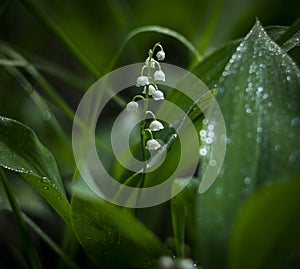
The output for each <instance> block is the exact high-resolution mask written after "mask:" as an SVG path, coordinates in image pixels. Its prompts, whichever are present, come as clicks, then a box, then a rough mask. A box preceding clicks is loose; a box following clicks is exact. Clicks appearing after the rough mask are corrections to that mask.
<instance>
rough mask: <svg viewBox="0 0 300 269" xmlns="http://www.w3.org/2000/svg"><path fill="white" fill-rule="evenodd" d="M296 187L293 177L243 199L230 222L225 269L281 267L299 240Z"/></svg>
mask: <svg viewBox="0 0 300 269" xmlns="http://www.w3.org/2000/svg"><path fill="white" fill-rule="evenodd" d="M299 189H300V180H299V176H296V177H294V178H292V179H290V180H289V181H288V182H280V183H275V184H273V185H271V186H267V187H264V188H261V189H260V190H259V191H257V192H256V193H255V194H254V195H253V196H251V197H250V198H249V199H248V200H247V201H246V203H245V204H244V205H243V206H242V208H241V210H240V212H239V214H238V215H237V217H236V219H235V221H234V223H233V229H232V234H231V237H230V244H229V267H228V268H230V269H235V268H236V269H237V268H245V269H247V268H249V269H250V268H251V269H252V268H257V269H259V268H274V269H276V268H283V266H284V264H285V263H286V261H287V260H288V258H289V256H290V255H291V253H292V251H293V249H294V248H295V247H297V246H299V243H300V231H299V227H300V215H299V212H300V203H299V199H300V196H299Z"/></svg>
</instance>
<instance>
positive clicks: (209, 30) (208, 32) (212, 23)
mask: <svg viewBox="0 0 300 269" xmlns="http://www.w3.org/2000/svg"><path fill="white" fill-rule="evenodd" d="M223 2H224V0H216V2H215V5H214V8H213V12H212V14H211V16H210V20H209V21H208V23H207V26H206V28H205V30H204V33H203V35H202V38H201V42H200V44H199V46H198V52H199V53H200V54H203V52H204V51H205V50H206V49H207V46H208V44H209V41H210V39H211V36H212V34H213V31H214V29H215V27H216V24H217V21H218V18H219V15H220V12H221V10H222V6H223Z"/></svg>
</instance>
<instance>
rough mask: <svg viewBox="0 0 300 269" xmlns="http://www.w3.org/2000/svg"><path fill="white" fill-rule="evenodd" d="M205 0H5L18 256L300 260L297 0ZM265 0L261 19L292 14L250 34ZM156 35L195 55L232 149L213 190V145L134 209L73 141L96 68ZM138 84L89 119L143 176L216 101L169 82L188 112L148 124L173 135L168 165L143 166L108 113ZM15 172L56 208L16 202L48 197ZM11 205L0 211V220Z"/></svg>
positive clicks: (81, 263) (173, 50)
mask: <svg viewBox="0 0 300 269" xmlns="http://www.w3.org/2000/svg"><path fill="white" fill-rule="evenodd" d="M198 2H199V1H198ZM198 2H197V3H196V2H195V1H181V0H175V1H173V2H172V3H170V2H169V1H159V0H154V1H152V2H151V4H150V3H147V4H145V3H142V2H141V1H137V2H135V3H133V2H132V3H129V2H128V1H119V0H115V1H92V0H87V1H82V2H80V1H75V2H73V3H71V4H70V3H67V2H66V3H64V2H61V1H50V2H49V1H44V0H23V1H17V0H15V1H3V2H1V3H0V20H1V24H0V29H1V40H2V41H1V44H0V66H1V67H3V68H1V69H0V80H1V89H0V178H1V182H2V183H3V184H0V185H1V187H2V185H3V190H2V189H0V193H1V196H0V210H1V211H3V210H4V209H9V211H10V212H12V213H13V214H14V216H15V217H16V219H15V222H16V224H17V226H18V227H17V229H18V230H19V232H20V235H21V236H22V237H23V248H22V247H20V245H19V243H18V242H11V243H10V241H9V244H11V245H10V249H13V250H14V251H15V252H14V253H17V254H15V256H14V257H13V258H14V259H15V258H16V256H17V258H18V260H19V261H20V264H19V266H20V267H22V268H27V267H28V268H29V267H30V268H41V266H44V267H45V268H57V267H58V268H65V267H68V268H75V269H76V268H104V269H105V268H120V269H122V268H157V266H158V264H157V260H158V258H159V257H161V256H166V255H175V257H176V258H178V259H177V261H180V262H181V263H184V260H181V258H192V259H193V261H195V262H196V264H197V265H198V266H197V268H201V269H225V268H228V269H238V268H246V269H247V268H249V269H250V268H251V269H264V268H274V269H276V268H278V269H279V268H285V269H294V268H299V265H300V258H299V257H300V251H299V246H300V232H299V227H300V218H299V216H300V215H299V213H300V208H299V204H300V201H299V197H300V196H299V190H300V186H299V185H300V183H299V182H300V181H299V167H298V163H299V161H300V160H299V158H300V114H299V113H300V92H299V89H300V71H299V63H300V60H299V38H300V20H299V19H297V16H298V14H296V11H298V10H299V3H298V4H297V3H296V2H295V3H290V4H289V5H287V4H284V5H280V3H281V1H279V0H275V2H274V1H273V2H272V3H271V2H270V3H269V1H266V0H263V1H260V4H258V3H256V2H255V1H254V2H253V1H251V0H244V1H241V2H236V1H229V0H225V1H223V0H216V1H200V2H199V3H198ZM270 9H272V12H273V13H272V14H271V15H269V13H270V12H269V10H270ZM229 14H230V15H229ZM266 14H268V16H267V15H266ZM282 14H285V16H282ZM258 15H259V17H260V18H261V20H262V21H263V24H264V25H267V24H274V23H276V24H277V23H279V24H282V25H287V24H291V26H290V27H286V26H269V27H265V28H264V27H263V26H262V24H261V23H260V22H259V21H258V20H257V22H256V23H255V25H254V27H253V28H252V30H251V31H250V32H249V33H248V34H247V35H246V37H244V38H241V37H242V36H244V34H245V33H246V32H247V31H248V29H249V27H250V26H251V25H252V24H253V21H254V18H255V16H258ZM15 17H18V18H20V21H18V22H17V23H16V22H15ZM248 18H251V20H248ZM280 19H281V20H280ZM292 19H296V21H295V22H294V23H293V24H292ZM108 21H109V22H111V23H108ZM2 22H3V23H2ZM15 25H17V26H18V27H16V26H15ZM174 29H176V30H174ZM2 33H3V34H2ZM24 33H25V34H24ZM233 37H238V38H239V39H234V38H233ZM157 41H160V42H161V43H162V44H163V45H164V49H165V51H166V60H167V62H168V63H172V64H176V65H180V66H184V67H185V68H187V67H188V68H189V69H190V70H191V72H192V73H193V74H195V75H196V76H197V77H198V78H200V79H201V80H202V81H203V82H204V83H205V84H206V85H207V87H208V88H209V89H210V90H211V93H212V94H213V95H214V96H215V98H216V99H217V101H218V104H219V106H220V108H221V110H222V112H223V116H224V119H225V123H226V128H227V140H226V141H227V151H226V156H225V160H224V163H223V165H222V169H221V171H220V173H219V175H218V177H217V179H216V181H215V182H214V184H213V185H212V186H211V187H210V188H209V189H208V190H207V191H206V192H205V193H203V194H199V193H198V186H199V183H200V182H201V178H202V176H203V173H204V171H205V170H206V168H207V166H208V165H209V158H208V155H207V156H206V157H201V159H200V161H199V169H198V171H197V173H196V174H195V175H194V177H193V178H192V179H191V181H190V182H189V184H187V186H186V187H185V188H184V189H183V190H182V191H181V192H180V193H179V194H178V195H177V196H175V197H174V198H172V199H171V201H168V202H166V203H164V204H162V205H159V206H155V207H152V208H147V209H129V208H125V207H120V206H116V205H113V204H111V203H109V202H107V201H104V200H103V199H101V198H100V197H98V196H97V195H96V194H94V193H93V192H92V191H91V190H90V189H89V188H88V187H87V186H86V185H85V183H84V182H83V180H82V179H81V176H80V175H79V174H78V171H77V170H76V168H75V166H76V165H75V163H74V160H73V157H72V154H71V150H72V149H71V124H72V121H73V117H74V112H73V111H74V109H75V108H76V106H77V104H78V102H79V101H80V98H81V97H82V94H83V93H84V92H85V90H86V89H87V88H88V87H89V86H90V85H91V84H92V83H93V82H94V81H95V80H96V79H98V78H99V77H100V76H101V75H102V74H104V73H105V72H108V71H110V70H112V69H113V68H115V67H116V66H118V65H121V66H123V65H126V64H129V63H133V62H137V61H141V60H142V59H144V58H145V56H146V54H147V53H146V52H147V50H148V49H149V48H150V47H151V45H153V44H154V43H155V42H157ZM4 42H8V43H4ZM20 42H22V43H20ZM58 44H59V46H58ZM60 46H61V47H60ZM297 65H298V66H297ZM3 70H4V71H7V73H6V72H2V71H3ZM188 82H189V81H188V80H187V81H185V82H183V83H188ZM188 85H189V84H188ZM159 87H161V86H160V85H159ZM179 88H180V85H178V89H179ZM163 90H165V89H163ZM131 91H132V89H129V90H128V92H126V94H124V93H123V92H122V93H121V94H120V95H118V96H114V97H113V102H112V103H113V104H112V103H110V104H109V105H108V106H111V107H109V109H108V110H107V111H108V112H106V114H105V115H104V117H103V118H104V123H103V124H102V123H101V124H99V125H98V126H97V129H96V133H97V134H98V132H99V133H101V135H100V136H98V137H97V138H96V142H97V146H98V147H99V148H98V154H99V155H101V156H100V157H101V158H102V160H103V161H104V163H106V164H107V165H106V166H107V167H106V169H107V170H108V171H107V172H108V173H109V174H110V175H112V176H114V177H115V179H116V180H118V181H120V182H123V183H125V184H127V185H130V186H140V185H141V182H142V184H143V186H144V187H147V188H148V187H152V186H154V185H157V184H160V183H161V182H162V181H164V180H165V179H166V178H168V177H169V176H170V175H171V174H172V173H173V171H174V170H175V169H176V167H177V165H178V162H179V161H178V160H179V156H180V154H181V152H182V150H183V149H182V148H181V146H180V141H179V139H178V138H176V135H175V133H176V132H177V133H179V132H180V130H181V128H183V127H182V126H184V125H183V123H184V122H186V120H187V118H189V119H191V120H192V121H193V124H194V125H195V128H196V130H197V131H199V130H200V129H201V128H203V124H202V120H203V114H202V111H200V110H199V109H197V107H196V106H195V104H196V103H199V102H201V103H202V104H205V109H207V110H209V109H210V100H209V98H206V97H207V96H201V98H200V99H199V100H191V99H190V98H188V97H187V96H185V95H183V94H182V93H180V91H178V90H176V89H166V90H165V93H166V94H165V95H166V97H167V98H166V99H167V100H168V101H170V102H172V103H174V104H176V105H177V106H178V107H179V108H181V109H182V110H183V111H184V112H185V114H184V117H183V118H178V119H177V125H175V126H165V129H164V130H161V131H159V132H157V133H156V134H155V135H156V136H155V138H159V139H161V140H162V141H164V143H165V145H166V148H165V151H166V152H167V157H166V160H165V161H164V163H163V165H162V166H161V167H159V169H157V170H156V171H153V172H151V173H147V175H146V176H143V175H141V173H133V172H131V171H128V170H126V168H125V167H123V166H122V165H120V164H119V163H118V162H117V159H116V158H114V156H113V153H112V151H111V150H110V149H109V147H110V142H108V141H110V133H109V132H110V122H111V121H112V120H113V119H114V118H115V115H116V114H117V113H118V112H119V110H120V108H124V107H125V106H126V103H127V100H128V99H129V98H130V96H133V94H131V93H132V92H131ZM159 113H165V114H167V113H169V112H168V111H158V115H159ZM2 115H5V117H4V116H2ZM15 119H16V120H15ZM21 122H22V123H21ZM33 130H34V131H33ZM103 130H104V131H103ZM138 135H140V134H138ZM133 140H134V145H133V146H132V147H131V151H132V152H133V153H136V152H137V151H139V150H140V149H141V147H140V146H141V145H140V143H139V142H140V141H139V136H138V137H137V138H134V139H133ZM40 141H43V143H41V142H40ZM44 144H45V145H46V146H47V148H49V149H50V150H51V152H53V155H52V154H51V153H50V151H49V150H48V149H47V148H46V147H45V146H44ZM189 147H190V148H188V150H189V152H192V150H195V146H194V145H193V143H190V144H189ZM185 150H187V149H185ZM196 150H197V151H198V148H197V149H196ZM136 155H137V156H140V155H141V154H139V153H136ZM160 157H161V155H160V154H157V156H156V159H155V158H154V161H156V160H157V159H159V158H160ZM130 161H131V160H128V162H130ZM186 162H187V164H190V163H191V162H192V160H186ZM57 164H58V165H59V168H60V169H61V171H60V172H59V171H58V167H57ZM150 165H151V164H150ZM2 170H3V171H4V172H2ZM16 174H17V175H19V176H21V178H23V179H24V180H25V181H26V182H27V183H28V184H29V185H30V186H31V187H32V188H33V189H34V190H35V191H36V192H37V193H39V194H40V195H41V196H42V197H43V198H44V199H45V200H46V201H47V202H48V204H49V205H50V206H49V208H50V209H54V210H55V211H56V213H58V215H56V214H53V212H52V211H51V210H49V209H47V210H44V211H43V209H44V205H40V208H42V210H41V209H39V210H30V208H34V206H33V207H25V206H23V201H24V199H25V200H27V202H28V203H29V202H31V201H32V203H38V201H39V200H37V199H33V197H31V194H30V193H28V192H26V191H25V190H24V192H23V193H24V195H23V196H21V195H20V196H19V195H18V194H19V192H20V187H18V184H17V182H18V180H19V177H15V175H16ZM20 182H22V181H20ZM22 183H23V182H22ZM24 184H26V183H24ZM185 184H186V180H185V179H184V178H180V179H177V180H175V181H174V185H173V190H172V191H175V192H176V189H177V188H178V187H181V186H182V185H185ZM22 186H23V185H22ZM66 190H67V191H66ZM170 191H171V190H170ZM2 193H5V194H6V195H2ZM68 195H69V196H70V197H71V204H70V203H69V201H68ZM8 204H9V205H10V207H9V206H7V205H8ZM22 211H23V212H22ZM24 212H26V214H25V213H24ZM0 213H1V212H0ZM46 215H47V216H46ZM29 216H30V217H29ZM2 218H4V217H3V216H2V215H1V214H0V221H1V223H2ZM57 218H62V219H63V220H64V222H65V224H66V225H63V226H62V227H60V226H55V228H57V227H58V229H57V230H55V229H52V226H51V225H53V223H52V222H51V221H49V220H52V219H54V221H53V222H55V221H56V220H57ZM33 219H34V220H35V222H33ZM48 222H50V223H48ZM3 223H4V224H3V231H5V232H6V231H7V234H8V237H9V238H13V236H12V234H10V229H12V230H13V231H14V232H15V230H14V229H15V228H14V227H12V228H11V227H10V226H9V225H5V222H3ZM62 223H63V222H62ZM47 225H49V226H50V227H49V226H47ZM59 225H60V223H59ZM1 227H2V226H1ZM31 232H33V233H31ZM2 236H3V235H2V234H0V239H2ZM61 241H63V242H61ZM41 242H45V245H46V246H45V245H44V243H43V244H41ZM2 244H3V245H4V243H2V241H1V240H0V246H1V247H2ZM5 246H6V245H5ZM35 247H39V249H38V251H37V250H36V249H35ZM49 250H51V251H50V253H52V252H53V253H54V254H55V257H56V258H57V260H55V261H54V259H53V254H50V255H49V254H48V253H49ZM23 255H24V258H23ZM48 255H49V256H48ZM39 256H40V257H39ZM49 257H50V259H49ZM40 258H42V259H41V263H42V265H41V264H40ZM48 259H49V263H48ZM44 260H45V261H46V262H45V261H44ZM52 260H53V261H52ZM14 266H15V264H14V263H11V262H10V258H9V257H6V255H5V253H4V254H1V255H0V267H1V268H5V269H6V268H12V267H14ZM195 268H196V266H195Z"/></svg>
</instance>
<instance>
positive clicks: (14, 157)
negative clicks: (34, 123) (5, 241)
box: [0, 117, 70, 222]
mask: <svg viewBox="0 0 300 269" xmlns="http://www.w3.org/2000/svg"><path fill="white" fill-rule="evenodd" d="M0 166H1V167H3V168H4V169H8V170H11V171H14V172H16V173H18V174H20V175H21V176H22V177H23V178H24V179H25V180H26V181H27V182H28V183H29V184H30V185H31V186H32V187H33V188H34V189H35V190H36V191H37V192H39V193H40V194H41V195H42V196H43V197H44V198H45V199H46V200H47V201H48V202H49V203H50V204H51V206H52V207H53V208H54V209H55V210H56V211H57V212H58V213H59V214H60V216H61V217H62V218H63V219H64V220H65V221H66V222H69V214H70V204H69V202H68V200H67V198H66V195H65V191H64V186H63V184H62V181H61V178H60V175H59V172H58V169H57V165H56V162H55V160H54V158H53V156H52V155H51V153H50V152H49V151H48V150H47V149H46V148H45V147H44V145H42V144H41V142H40V141H39V140H38V138H37V136H36V134H35V133H34V132H33V131H32V130H31V129H29V128H28V127H27V126H25V125H23V124H22V123H20V122H17V121H15V120H12V119H8V118H4V117H0ZM58 196H59V197H61V199H57V197H58Z"/></svg>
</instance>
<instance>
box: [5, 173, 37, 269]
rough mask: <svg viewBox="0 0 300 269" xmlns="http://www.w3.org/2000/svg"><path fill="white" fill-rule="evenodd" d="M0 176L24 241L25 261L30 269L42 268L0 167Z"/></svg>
mask: <svg viewBox="0 0 300 269" xmlns="http://www.w3.org/2000/svg"><path fill="white" fill-rule="evenodd" d="M0 178H1V181H2V183H3V186H4V189H5V192H6V195H7V198H8V200H9V203H10V205H11V208H12V210H13V212H14V214H15V217H16V221H17V225H18V226H19V230H20V233H21V236H22V238H23V241H24V246H25V247H24V248H25V254H26V258H27V262H28V263H29V265H30V268H32V269H42V265H41V262H40V259H39V256H38V254H37V251H36V249H35V247H34V245H33V242H32V239H31V237H30V235H29V232H28V229H27V226H26V223H25V221H24V219H23V216H22V212H21V209H20V207H19V205H18V203H17V200H16V198H15V196H14V194H13V191H12V189H11V186H10V183H9V181H8V179H7V177H6V175H5V173H4V171H3V169H2V168H0Z"/></svg>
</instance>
